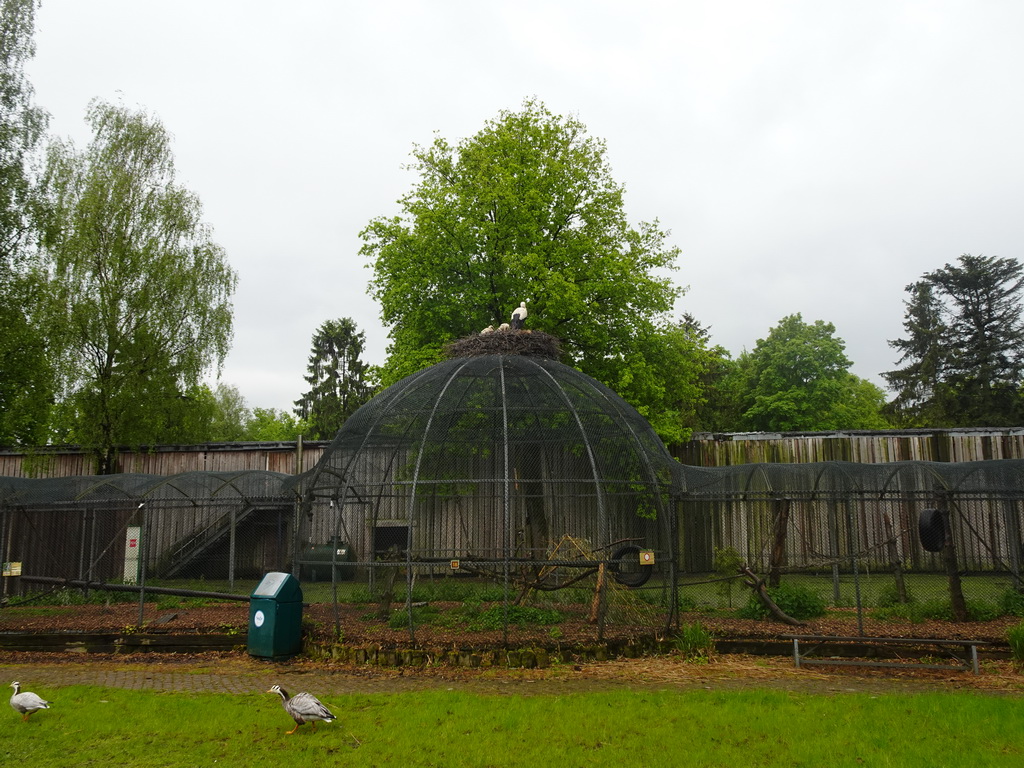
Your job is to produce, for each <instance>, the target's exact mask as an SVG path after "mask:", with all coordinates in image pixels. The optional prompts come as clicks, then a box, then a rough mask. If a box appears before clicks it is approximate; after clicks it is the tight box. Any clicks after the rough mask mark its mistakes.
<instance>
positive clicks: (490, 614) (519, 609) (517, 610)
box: [468, 605, 564, 631]
mask: <svg viewBox="0 0 1024 768" xmlns="http://www.w3.org/2000/svg"><path fill="white" fill-rule="evenodd" d="M563 619H564V617H563V616H562V614H561V613H559V612H558V611H556V610H554V609H551V608H531V607H530V606H527V605H510V606H508V608H507V612H506V607H505V606H503V605H492V606H491V607H490V608H488V609H487V610H485V611H481V612H480V613H479V615H477V616H476V617H475V618H473V619H472V620H471V621H470V622H469V626H468V628H469V629H470V630H477V631H478V630H483V629H503V628H504V627H505V622H506V620H507V622H508V624H509V626H517V627H525V626H529V625H530V624H534V625H541V626H543V625H545V624H560V623H561V622H562V621H563Z"/></svg>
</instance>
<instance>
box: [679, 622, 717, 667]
mask: <svg viewBox="0 0 1024 768" xmlns="http://www.w3.org/2000/svg"><path fill="white" fill-rule="evenodd" d="M672 644H673V645H674V646H675V649H676V650H677V651H679V653H681V654H682V656H683V658H685V659H689V660H690V661H708V660H709V659H710V658H711V656H712V655H713V654H714V651H715V640H714V638H713V637H711V633H710V632H708V631H707V630H706V629H705V628H704V626H703V625H702V624H700V623H697V622H695V623H693V624H683V625H682V626H681V627H680V628H679V633H678V634H677V635H676V636H675V637H674V638H673V641H672Z"/></svg>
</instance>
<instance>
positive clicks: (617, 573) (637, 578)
mask: <svg viewBox="0 0 1024 768" xmlns="http://www.w3.org/2000/svg"><path fill="white" fill-rule="evenodd" d="M610 568H611V572H612V577H613V578H614V579H615V580H616V581H617V582H619V584H621V585H622V586H624V587H642V586H643V585H644V584H646V583H647V580H648V579H649V578H651V574H652V573H653V572H654V566H653V565H640V547H632V546H630V547H622V548H621V549H617V550H615V552H614V553H613V554H612V564H611V566H610Z"/></svg>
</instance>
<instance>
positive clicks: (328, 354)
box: [295, 317, 370, 440]
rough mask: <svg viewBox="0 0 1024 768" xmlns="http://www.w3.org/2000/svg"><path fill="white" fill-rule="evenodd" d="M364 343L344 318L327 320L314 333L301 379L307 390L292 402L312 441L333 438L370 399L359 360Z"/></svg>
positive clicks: (363, 369)
mask: <svg viewBox="0 0 1024 768" xmlns="http://www.w3.org/2000/svg"><path fill="white" fill-rule="evenodd" d="M365 343H366V337H365V335H364V334H363V333H362V332H361V331H359V330H357V328H356V324H355V322H353V321H352V319H351V318H347V317H343V318H341V319H340V320H327V321H326V322H324V323H323V325H321V326H320V327H319V328H317V330H316V333H314V334H313V348H312V351H311V352H310V355H309V365H308V366H307V368H306V370H307V372H308V373H307V375H306V376H304V377H303V378H305V380H306V383H307V384H309V385H310V390H309V391H308V392H306V393H305V394H304V395H303V396H302V397H301V398H299V399H298V400H296V401H295V405H296V408H295V413H296V415H297V416H299V417H300V418H301V419H303V420H305V422H306V423H307V424H308V427H309V430H310V434H309V437H311V438H312V439H314V440H329V439H332V438H333V437H334V436H335V434H337V432H338V430H339V429H341V426H342V424H344V423H345V420H346V419H347V418H348V417H349V416H351V415H352V414H353V413H355V411H356V409H358V408H359V406H361V405H362V404H363V403H365V402H366V401H367V400H368V399H369V398H370V387H369V386H368V384H367V382H366V374H367V366H366V364H365V363H363V362H362V360H360V359H359V356H360V355H361V354H362V352H363V347H364V345H365Z"/></svg>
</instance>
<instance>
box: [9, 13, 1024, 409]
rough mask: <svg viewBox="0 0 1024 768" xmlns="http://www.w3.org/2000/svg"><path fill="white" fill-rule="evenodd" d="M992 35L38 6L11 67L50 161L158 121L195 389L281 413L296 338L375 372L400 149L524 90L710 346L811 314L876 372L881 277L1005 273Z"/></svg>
mask: <svg viewBox="0 0 1024 768" xmlns="http://www.w3.org/2000/svg"><path fill="white" fill-rule="evenodd" d="M1022 39H1024V3H1021V2H1019V0H1005V1H999V0H964V1H963V2H959V1H954V2H945V1H943V0H923V1H921V2H911V1H909V0H860V2H855V3H854V2H828V1H827V0H793V1H792V2H786V1H782V2H773V1H772V0H745V1H739V2H735V1H730V0H700V1H699V2H685V1H682V0H681V1H678V2H656V1H653V0H632V2H629V3H626V2H617V3H611V2H603V1H602V0H578V1H576V0H574V1H572V2H558V0H517V1H516V2H507V1H506V0H491V1H490V2H480V0H434V1H433V2H429V1H427V0H423V1H420V2H417V1H416V0H393V1H392V0H381V2H346V1H343V0H333V1H330V2H328V1H326V0H323V1H314V0H291V1H290V2H288V3H283V2H280V0H273V1H271V0H43V5H42V8H41V9H40V11H39V13H38V15H37V33H36V44H37V53H36V58H35V60H34V61H33V62H32V63H31V64H30V67H29V72H30V77H31V79H32V82H33V83H34V85H35V88H36V101H37V103H38V104H39V105H40V106H42V107H44V108H45V109H47V110H48V111H49V112H50V113H51V115H52V122H51V133H53V134H54V135H57V136H61V137H71V138H73V139H74V140H75V141H76V143H78V144H79V145H80V146H84V145H85V143H87V141H88V139H89V132H88V128H87V126H86V125H85V122H84V116H85V110H86V106H87V104H88V103H89V101H90V99H92V98H94V97H99V98H102V99H106V100H109V101H113V102H116V103H122V104H124V105H126V106H129V107H141V108H145V109H146V110H147V111H149V112H151V113H152V114H154V115H156V116H158V117H159V118H160V119H161V120H162V121H163V123H164V124H165V125H166V127H167V128H168V130H169V131H170V132H171V133H172V134H173V136H174V144H173V152H174V155H175V158H176V162H177V168H178V176H179V179H178V180H179V182H180V183H182V184H183V185H184V186H186V187H188V188H189V189H191V190H192V191H193V192H195V193H196V194H197V195H198V196H199V198H200V199H201V200H202V203H203V206H204V213H205V219H206V220H207V222H208V223H209V224H211V225H212V227H213V229H214V238H215V240H216V241H217V242H218V243H220V244H221V245H222V246H223V247H224V248H225V249H226V250H227V254H228V258H229V260H230V262H231V265H232V266H233V268H234V269H235V270H236V271H237V272H238V274H239V278H240V279H239V284H238V290H237V293H236V294H235V300H234V303H235V338H234V344H233V349H232V352H231V354H230V355H229V357H228V359H227V362H226V365H225V367H224V370H223V374H222V379H223V380H224V381H226V382H227V383H229V384H233V385H235V386H237V387H238V388H239V390H240V391H241V393H242V394H243V395H244V396H245V398H246V399H247V401H248V403H249V405H250V406H259V407H264V408H278V409H286V410H290V409H291V408H292V401H294V400H295V399H296V398H297V397H298V396H299V395H300V394H301V393H302V392H303V391H304V388H305V386H306V385H305V382H304V381H303V379H302V376H303V374H304V373H305V367H306V363H307V362H308V359H309V351H310V342H311V339H312V335H313V332H314V331H315V330H316V328H317V326H319V325H320V323H322V322H323V321H325V320H328V319H334V318H339V317H351V318H353V319H354V320H355V322H356V324H357V325H358V326H359V328H360V329H362V330H363V331H365V333H366V339H367V350H366V354H365V355H364V357H365V359H367V360H368V361H369V362H371V363H380V362H382V361H383V359H384V355H385V347H386V344H387V334H386V330H385V329H384V328H383V326H382V325H381V323H380V320H379V308H378V306H377V305H376V303H375V302H374V301H372V300H371V299H370V298H369V296H367V294H366V284H367V281H368V280H369V277H370V272H369V270H368V269H367V268H366V267H365V264H364V262H363V260H362V259H361V257H360V256H359V254H358V250H359V246H360V240H359V237H358V233H359V231H360V230H361V229H362V228H363V227H364V226H365V225H366V224H367V222H369V221H370V219H372V218H374V217H376V216H380V215H393V214H396V213H397V212H398V206H397V205H396V202H395V201H396V200H397V199H398V198H399V197H400V196H401V195H402V194H403V193H404V192H406V191H407V190H408V189H409V188H410V187H411V186H412V185H413V183H414V182H415V180H416V177H415V175H414V174H413V173H412V172H410V171H407V170H404V169H403V168H402V166H403V164H404V163H406V162H407V161H408V160H409V153H410V150H411V149H412V146H413V144H427V143H429V142H430V141H431V140H432V138H433V136H434V133H435V132H438V133H440V134H441V135H442V136H444V137H445V138H447V139H449V140H450V141H452V142H456V141H458V140H460V139H462V138H466V137H469V136H472V135H473V134H475V133H476V132H477V131H479V130H480V129H481V128H482V127H483V125H484V122H485V121H487V120H488V119H490V118H493V117H495V116H496V115H497V114H498V112H499V111H500V110H503V109H507V110H516V109H518V108H520V107H521V105H522V102H523V100H524V99H525V98H527V97H533V96H535V97H537V98H538V99H540V100H541V101H543V102H544V103H545V104H546V106H547V107H548V108H549V109H550V110H551V111H552V112H555V113H557V114H572V115H574V116H576V117H577V118H578V119H579V120H580V121H581V122H583V123H584V124H585V125H586V126H587V127H588V129H589V131H590V133H591V135H593V136H596V137H599V138H602V139H604V140H605V141H606V143H607V147H608V159H609V161H610V163H611V166H612V173H613V176H614V178H615V179H616V180H617V181H619V182H620V183H622V184H624V185H625V187H626V206H627V211H628V215H629V218H630V220H631V221H632V222H633V223H634V224H635V223H637V222H640V221H649V220H652V219H655V218H657V219H658V220H659V221H660V222H661V224H662V226H663V227H664V228H666V229H669V230H671V232H672V236H671V238H670V242H671V243H672V244H673V245H677V246H679V248H680V249H681V251H682V256H681V259H680V261H679V267H680V269H679V272H678V274H677V279H678V281H679V282H680V284H682V285H685V286H688V290H687V293H686V295H685V296H684V297H683V299H682V300H681V301H680V303H679V304H678V307H677V309H678V314H681V313H682V312H684V311H686V312H690V313H691V314H693V315H694V316H695V317H696V318H697V319H698V320H700V321H701V322H703V323H704V324H705V325H710V326H711V335H712V341H713V342H714V343H717V344H720V345H722V346H723V347H725V348H726V349H728V350H730V351H731V352H732V353H733V355H734V356H735V355H737V354H739V353H740V352H741V351H743V350H744V349H748V350H749V349H752V348H753V347H754V345H755V344H756V343H757V340H758V339H759V338H763V337H764V336H766V335H767V333H768V331H769V329H770V328H771V327H772V326H774V325H775V324H777V323H778V321H779V320H780V319H781V318H783V317H784V316H786V315H789V314H793V313H796V312H800V313H802V314H803V318H804V320H805V321H808V322H812V321H814V320H819V319H820V320H825V321H828V322H831V323H834V324H835V326H836V332H837V335H838V336H840V337H841V338H843V339H844V340H845V341H846V343H847V354H848V356H849V357H850V359H851V360H853V363H854V366H853V372H854V373H856V374H858V375H860V376H863V377H865V378H868V379H871V380H872V381H875V382H876V383H881V380H880V379H879V377H878V374H879V373H880V372H881V371H885V370H890V369H892V368H893V367H895V363H896V360H895V357H894V355H893V351H892V350H891V348H890V347H889V346H888V344H887V343H886V341H887V340H888V339H893V338H897V337H899V336H900V335H901V334H902V320H903V299H904V296H905V294H904V291H903V289H904V286H906V285H907V284H908V283H910V282H912V281H914V280H915V279H917V278H918V277H919V276H920V275H921V274H922V273H924V272H926V271H930V270H933V269H937V268H939V267H941V266H943V265H944V264H946V263H947V262H952V261H955V260H956V258H957V257H958V256H959V255H960V254H962V253H972V254H975V255H979V254H983V255H987V256H1003V257H1013V258H1019V259H1024V253H1022V246H1024V213H1022V210H1021V209H1022V204H1024V77H1022V76H1024V44H1022V42H1021V41H1022ZM509 309H510V311H511V309H512V308H511V307H510V308H509Z"/></svg>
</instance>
